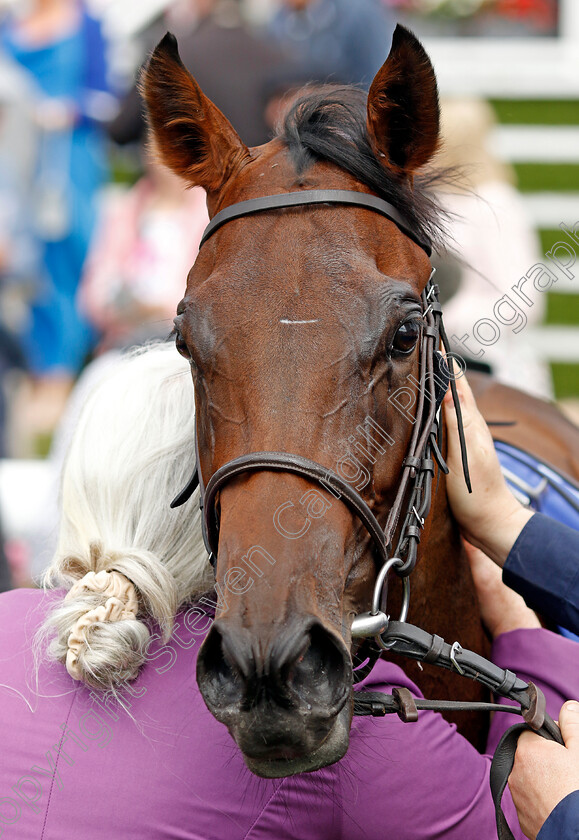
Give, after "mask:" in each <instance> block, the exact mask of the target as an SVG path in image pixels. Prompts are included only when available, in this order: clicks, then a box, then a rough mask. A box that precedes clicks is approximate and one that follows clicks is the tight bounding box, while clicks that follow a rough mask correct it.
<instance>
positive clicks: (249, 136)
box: [109, 0, 385, 146]
mask: <svg viewBox="0 0 579 840" xmlns="http://www.w3.org/2000/svg"><path fill="white" fill-rule="evenodd" d="M164 26H165V27H166V28H167V29H170V30H171V31H172V32H174V34H175V36H176V37H177V40H178V42H179V52H180V55H181V60H182V61H183V64H184V65H185V67H186V68H187V69H188V70H189V71H190V72H191V73H192V74H193V75H194V76H195V78H196V79H197V81H198V82H199V85H200V86H201V87H202V89H203V90H204V91H205V92H206V93H207V95H208V96H209V97H210V98H211V99H212V101H213V102H215V104H216V105H217V107H218V108H219V109H220V110H221V111H222V112H223V113H224V114H225V116H226V117H227V118H228V119H229V120H230V121H231V123H232V124H233V126H234V128H235V130H236V131H237V133H238V134H239V136H240V137H241V139H242V140H243V142H244V143H245V144H246V145H248V146H259V145H261V144H262V143H266V142H267V141H268V140H269V139H270V135H271V128H270V125H269V124H268V122H267V120H266V116H265V111H266V106H267V103H268V99H269V97H270V94H271V92H272V88H276V86H277V83H278V79H279V80H280V81H281V82H283V80H284V79H285V77H286V75H288V74H286V72H285V70H284V68H285V67H286V66H287V62H286V60H285V58H283V56H280V54H279V50H277V49H276V48H275V47H274V46H273V45H271V44H270V43H268V41H267V40H266V39H264V38H262V37H261V35H260V34H259V33H258V32H257V31H256V30H255V29H254V28H252V27H251V26H250V25H249V23H248V22H247V21H246V19H245V17H244V15H243V3H242V0H181V2H179V3H178V4H173V7H172V9H171V10H170V12H169V13H168V14H167V15H166V17H165V19H164ZM157 34H158V30H156V33H155V38H154V40H153V41H152V42H151V47H152V46H153V44H154V42H156V40H157V38H156V35H157ZM384 54H385V53H384ZM289 75H292V74H291V73H290V74H289ZM304 81H306V78H305V77H304V76H303V74H302V76H300V83H303V82H304ZM144 127H145V119H144V112H143V104H142V101H141V97H140V96H139V93H138V91H137V87H136V85H135V86H134V87H133V88H132V89H131V90H130V91H129V93H128V94H127V95H126V97H125V98H124V100H123V102H122V105H121V108H120V111H119V114H118V116H117V117H116V118H115V119H114V120H113V121H112V122H111V123H110V125H109V134H110V137H111V138H112V140H114V141H115V142H116V143H118V144H121V145H124V144H127V143H134V142H136V141H139V140H142V139H143V136H144Z"/></svg>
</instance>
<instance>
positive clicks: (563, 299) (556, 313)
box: [545, 292, 579, 327]
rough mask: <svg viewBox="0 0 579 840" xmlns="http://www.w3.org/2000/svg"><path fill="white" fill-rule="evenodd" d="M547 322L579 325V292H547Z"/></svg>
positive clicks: (571, 325)
mask: <svg viewBox="0 0 579 840" xmlns="http://www.w3.org/2000/svg"><path fill="white" fill-rule="evenodd" d="M545 323H546V324H558V325H560V326H566V327H576V326H579V293H578V294H576V295H567V294H557V293H556V292H547V310H546V312H545Z"/></svg>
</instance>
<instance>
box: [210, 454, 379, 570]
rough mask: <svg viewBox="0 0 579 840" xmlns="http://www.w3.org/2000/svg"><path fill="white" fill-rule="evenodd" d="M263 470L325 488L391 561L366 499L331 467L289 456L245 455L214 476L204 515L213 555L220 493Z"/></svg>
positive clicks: (376, 521) (216, 537)
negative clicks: (232, 482)
mask: <svg viewBox="0 0 579 840" xmlns="http://www.w3.org/2000/svg"><path fill="white" fill-rule="evenodd" d="M259 470H273V471H281V472H291V473H295V474H296V475H301V476H303V477H304V478H309V479H313V480H314V481H316V482H318V483H319V484H321V485H322V486H323V487H325V488H326V489H328V490H329V492H330V493H332V495H333V496H335V497H336V498H338V499H341V501H343V502H344V503H345V504H346V505H347V506H348V507H349V508H350V510H352V511H353V512H354V513H355V514H356V516H357V517H358V518H359V519H360V520H361V522H362V523H363V524H364V525H365V526H366V529H367V530H368V532H369V533H370V536H371V537H372V540H373V542H374V546H375V548H376V549H377V551H378V555H379V557H380V560H381V562H383V563H385V562H386V561H387V559H388V556H387V552H386V543H385V540H384V532H383V531H382V528H381V527H380V523H379V522H378V520H377V519H376V517H375V516H374V514H373V513H372V511H371V510H370V508H369V507H368V505H367V504H366V502H365V501H364V499H363V498H362V496H360V494H359V493H357V492H356V491H355V490H354V489H353V488H352V487H351V486H350V485H349V484H347V483H346V482H345V481H344V479H342V478H341V477H340V476H339V475H338V474H337V473H335V472H333V471H332V470H330V469H328V468H327V467H322V466H321V465H320V464H317V463H316V462H315V461H310V460H309V458H303V457H302V456H301V455H292V454H290V453H288V452H252V453H251V454H250V455H241V456H240V457H239V458H234V459H233V460H232V461H229V462H228V463H227V464H224V465H223V466H222V467H220V468H219V469H218V470H217V471H216V472H215V473H213V475H212V476H211V478H210V479H209V481H208V483H207V487H206V488H205V511H204V515H205V523H206V527H207V538H208V543H209V547H210V549H211V551H212V552H213V554H216V553H217V546H218V542H219V526H218V523H217V518H216V515H215V500H216V495H217V493H218V492H219V489H220V488H221V487H223V485H224V484H227V482H228V481H230V480H231V479H232V478H235V476H237V475H241V474H243V473H247V472H256V471H259Z"/></svg>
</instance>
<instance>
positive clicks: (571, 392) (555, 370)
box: [551, 362, 579, 400]
mask: <svg viewBox="0 0 579 840" xmlns="http://www.w3.org/2000/svg"><path fill="white" fill-rule="evenodd" d="M551 371H552V374H553V385H554V388H555V396H556V398H557V399H558V400H562V399H566V398H567V397H579V364H568V363H566V362H552V363H551Z"/></svg>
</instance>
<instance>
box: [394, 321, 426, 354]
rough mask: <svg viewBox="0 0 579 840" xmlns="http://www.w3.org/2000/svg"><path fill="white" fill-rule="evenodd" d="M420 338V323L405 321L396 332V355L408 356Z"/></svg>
mask: <svg viewBox="0 0 579 840" xmlns="http://www.w3.org/2000/svg"><path fill="white" fill-rule="evenodd" d="M419 337H420V321H416V320H414V321H405V322H404V323H403V324H402V325H401V326H399V327H398V329H397V331H396V335H395V336H394V341H393V342H392V349H393V350H394V351H395V352H396V353H402V354H403V355H407V354H408V353H411V352H412V351H413V350H414V348H415V347H416V342H417V341H418V339H419Z"/></svg>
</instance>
